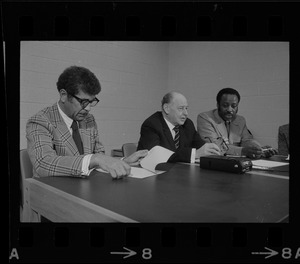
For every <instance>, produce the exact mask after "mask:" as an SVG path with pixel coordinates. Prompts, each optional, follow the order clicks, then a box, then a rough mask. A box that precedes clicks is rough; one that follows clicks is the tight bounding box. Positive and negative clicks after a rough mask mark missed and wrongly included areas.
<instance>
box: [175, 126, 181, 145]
mask: <svg viewBox="0 0 300 264" xmlns="http://www.w3.org/2000/svg"><path fill="white" fill-rule="evenodd" d="M173 130H174V131H175V137H174V143H175V148H176V149H178V147H179V137H180V135H179V126H175V127H174V128H173Z"/></svg>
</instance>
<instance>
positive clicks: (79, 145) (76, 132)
mask: <svg viewBox="0 0 300 264" xmlns="http://www.w3.org/2000/svg"><path fill="white" fill-rule="evenodd" d="M71 128H72V130H73V134H72V137H73V139H74V141H75V144H76V146H77V148H78V150H79V153H80V155H82V154H83V146H82V141H81V138H80V134H79V130H78V125H77V122H76V121H73V123H72V126H71Z"/></svg>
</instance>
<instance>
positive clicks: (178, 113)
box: [137, 92, 220, 163]
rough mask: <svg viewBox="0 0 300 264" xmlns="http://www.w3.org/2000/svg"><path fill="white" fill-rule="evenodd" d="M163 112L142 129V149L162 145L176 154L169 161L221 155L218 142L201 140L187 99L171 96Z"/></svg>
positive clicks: (169, 94) (148, 121)
mask: <svg viewBox="0 0 300 264" xmlns="http://www.w3.org/2000/svg"><path fill="white" fill-rule="evenodd" d="M161 105H162V111H161V112H160V111H158V112H156V113H154V114H153V115H151V116H150V117H149V118H147V119H146V120H145V121H144V123H143V124H142V127H141V137H140V140H139V143H138V148H137V149H138V150H141V149H148V150H150V149H151V148H153V147H154V146H157V145H158V146H161V147H164V148H167V149H169V150H172V151H174V152H175V153H174V154H173V155H172V156H171V157H170V158H169V160H168V161H169V162H178V161H181V162H191V163H193V162H195V159H198V158H199V157H200V156H204V155H220V149H219V147H218V146H217V145H216V144H214V143H205V142H204V141H203V140H201V138H200V136H199V134H198V133H197V131H196V129H195V126H194V124H193V122H192V120H190V119H189V118H187V116H188V112H187V109H188V104H187V100H186V98H185V97H184V96H183V95H182V94H180V93H177V92H170V93H167V94H166V95H165V96H164V97H163V99H162V104H161Z"/></svg>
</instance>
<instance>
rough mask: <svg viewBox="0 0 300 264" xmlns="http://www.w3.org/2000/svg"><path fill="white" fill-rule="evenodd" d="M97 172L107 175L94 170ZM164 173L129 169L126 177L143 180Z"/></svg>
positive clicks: (135, 168) (100, 170)
mask: <svg viewBox="0 0 300 264" xmlns="http://www.w3.org/2000/svg"><path fill="white" fill-rule="evenodd" d="M96 170H97V171H99V172H104V173H108V172H107V171H105V170H102V169H100V168H98V169H96ZM161 173H164V171H160V170H156V171H155V172H152V171H149V170H146V169H144V168H140V167H131V171H130V174H129V175H128V177H132V178H137V179H144V178H147V177H150V176H154V175H158V174H161Z"/></svg>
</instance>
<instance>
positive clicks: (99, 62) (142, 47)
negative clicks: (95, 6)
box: [20, 41, 168, 155]
mask: <svg viewBox="0 0 300 264" xmlns="http://www.w3.org/2000/svg"><path fill="white" fill-rule="evenodd" d="M167 56H168V43H166V42H99V41H98V42H92V41H90V42H83V41H45V42H44V41H42V42H40V41H23V42H21V56H20V57H21V62H20V66H21V67H20V111H21V113H20V148H21V149H22V148H26V147H27V142H26V136H25V135H26V132H25V131H26V122H27V120H28V118H29V117H30V116H32V115H34V114H36V113H37V112H38V111H40V110H41V109H43V108H44V107H47V106H50V105H52V104H54V103H55V102H57V101H58V100H59V93H58V91H57V88H56V82H57V79H58V77H59V75H60V74H61V73H62V72H63V70H64V69H65V68H67V67H68V66H71V65H79V66H84V67H87V68H88V69H90V70H91V71H92V72H93V73H94V74H95V75H96V76H97V78H98V79H99V81H100V84H101V86H102V90H101V92H100V94H99V95H98V96H97V97H98V98H99V99H100V102H99V103H98V104H97V105H96V106H95V107H94V108H92V110H91V113H92V114H93V115H94V116H95V119H96V122H97V125H98V129H99V136H100V141H101V142H102V143H103V145H104V146H105V150H106V154H108V155H110V154H111V149H114V148H121V146H122V144H123V143H126V142H137V141H138V140H139V134H140V126H141V123H142V122H143V121H144V120H145V119H146V118H147V117H148V116H149V115H150V114H151V113H153V112H154V111H157V109H159V108H160V100H161V98H162V96H163V95H164V94H165V92H166V90H167V74H168V57H167Z"/></svg>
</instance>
